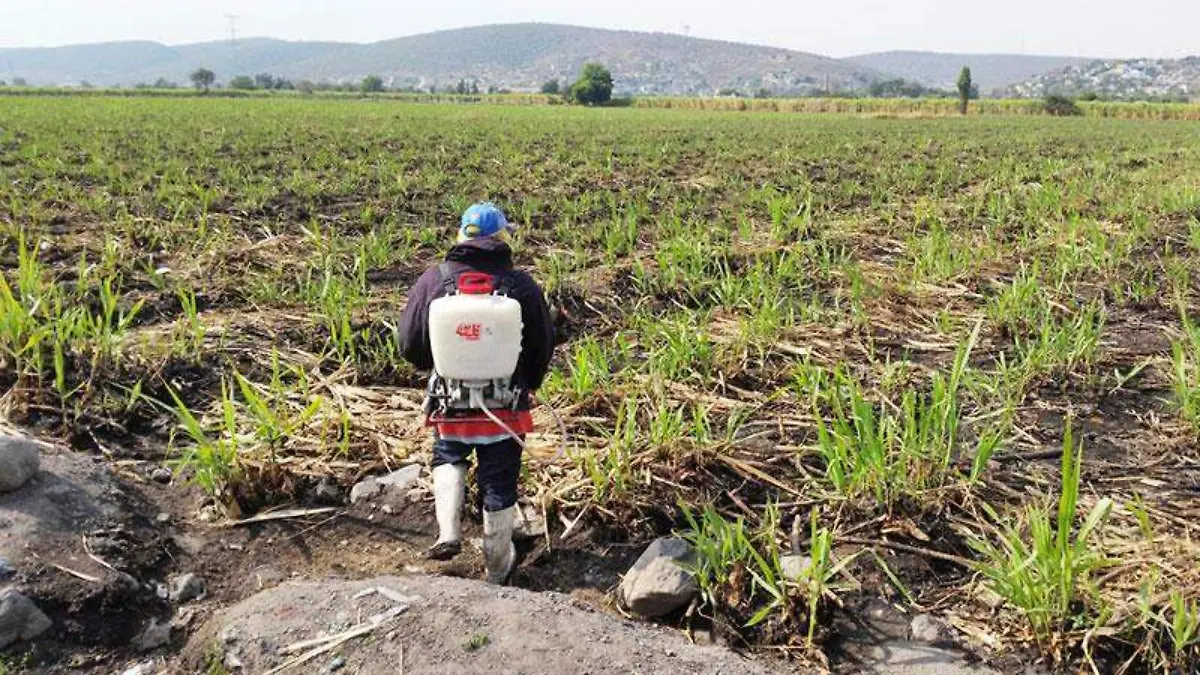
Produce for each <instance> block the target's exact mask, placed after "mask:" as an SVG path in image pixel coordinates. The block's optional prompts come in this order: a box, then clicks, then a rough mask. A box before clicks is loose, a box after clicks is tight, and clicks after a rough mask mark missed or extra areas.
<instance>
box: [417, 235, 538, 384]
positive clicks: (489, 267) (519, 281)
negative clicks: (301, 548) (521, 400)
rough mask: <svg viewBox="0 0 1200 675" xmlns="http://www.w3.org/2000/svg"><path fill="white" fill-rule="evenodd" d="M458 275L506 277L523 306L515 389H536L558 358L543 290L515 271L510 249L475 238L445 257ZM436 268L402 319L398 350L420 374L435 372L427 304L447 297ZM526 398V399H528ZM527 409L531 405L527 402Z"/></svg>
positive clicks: (427, 272)
mask: <svg viewBox="0 0 1200 675" xmlns="http://www.w3.org/2000/svg"><path fill="white" fill-rule="evenodd" d="M446 260H447V261H448V262H450V263H451V267H452V270H451V271H452V273H453V275H454V276H455V277H457V276H458V275H460V274H462V273H463V272H485V273H488V274H492V275H503V276H505V277H506V278H507V279H508V283H509V284H510V286H511V289H512V293H511V295H512V298H513V299H514V300H516V301H518V302H520V303H521V323H522V324H524V328H523V329H522V333H521V357H520V359H519V360H518V361H517V371H516V372H515V373H514V374H513V386H515V387H517V388H520V389H523V390H525V391H536V390H537V389H538V388H539V387H541V386H542V382H543V381H544V380H545V379H546V372H547V371H548V370H549V369H550V358H551V357H552V356H553V355H554V322H553V321H552V320H551V318H550V308H549V307H548V306H547V305H546V297H545V295H544V294H543V293H542V289H541V287H539V286H538V285H537V282H536V281H534V280H533V277H531V276H529V275H528V274H526V273H525V272H523V271H521V270H518V269H513V265H512V249H511V248H509V246H508V244H506V243H504V242H502V241H498V240H496V239H490V238H487V239H473V240H470V241H467V242H464V243H462V244H458V245H456V246H454V247H453V248H451V249H450V251H449V252H448V253H447V254H446ZM445 294H446V293H445V288H444V287H443V286H442V282H441V274H440V273H439V272H438V268H437V267H431V268H430V269H428V270H425V273H424V274H422V275H421V277H420V278H419V279H417V283H416V284H414V285H413V287H412V290H410V291H409V293H408V305H407V306H406V307H405V308H404V316H403V317H402V318H401V320H400V350H401V352H400V353H401V354H402V355H403V356H404V358H405V359H407V360H408V361H409V362H410V363H412V364H413V365H414V366H416V367H417V368H419V369H421V370H431V369H432V368H433V354H432V353H431V350H430V347H429V303H431V302H433V301H434V300H435V299H437V298H439V297H441V296H443V295H445ZM526 398H527V397H526ZM526 405H527V403H526Z"/></svg>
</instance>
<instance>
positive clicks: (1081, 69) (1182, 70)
mask: <svg viewBox="0 0 1200 675" xmlns="http://www.w3.org/2000/svg"><path fill="white" fill-rule="evenodd" d="M1004 93H1005V94H1007V95H1010V96H1021V97H1035V96H1045V95H1046V94H1064V95H1067V96H1079V95H1081V94H1089V93H1090V94H1096V95H1097V96H1100V97H1102V98H1114V99H1152V98H1162V99H1194V98H1197V97H1198V96H1200V56H1191V57H1188V58H1185V59H1128V60H1116V61H1101V60H1097V61H1089V62H1088V63H1084V64H1081V65H1076V66H1071V67H1068V68H1060V69H1058V70H1055V71H1051V72H1048V73H1043V74H1040V75H1038V76H1036V77H1032V78H1030V79H1029V80H1028V81H1026V82H1022V83H1020V84H1016V85H1013V86H1011V87H1008V88H1007V89H1006V90H1005V92H1004Z"/></svg>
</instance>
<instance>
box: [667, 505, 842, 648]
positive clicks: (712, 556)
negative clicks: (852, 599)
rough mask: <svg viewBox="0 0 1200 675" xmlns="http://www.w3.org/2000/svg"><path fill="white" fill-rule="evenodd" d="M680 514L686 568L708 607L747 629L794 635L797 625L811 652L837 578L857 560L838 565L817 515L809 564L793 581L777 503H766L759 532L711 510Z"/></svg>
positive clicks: (683, 507)
mask: <svg viewBox="0 0 1200 675" xmlns="http://www.w3.org/2000/svg"><path fill="white" fill-rule="evenodd" d="M680 510H681V511H682V513H683V518H684V521H685V522H686V523H687V529H686V530H685V531H683V532H682V535H681V536H682V537H683V538H684V539H685V540H686V541H687V542H688V543H689V544H691V545H692V550H693V554H694V557H693V561H692V563H691V564H690V565H689V568H690V570H691V572H692V573H693V574H694V575H695V578H696V581H697V583H698V584H699V586H700V594H701V598H702V599H703V600H704V602H705V604H706V605H707V606H708V607H709V608H711V609H712V610H714V611H716V612H718V613H721V614H724V615H726V616H730V617H736V619H737V620H738V621H740V623H741V626H742V627H743V629H747V630H748V629H754V628H756V627H757V628H768V630H771V629H773V630H776V631H778V630H782V631H790V630H792V628H791V626H792V625H796V626H802V627H803V630H804V631H805V643H804V644H805V647H806V648H807V649H809V650H812V649H813V648H814V646H815V638H816V629H817V627H818V626H819V625H820V623H821V617H820V612H821V609H822V607H823V606H825V601H827V600H829V599H832V598H835V597H836V591H837V590H840V589H839V587H838V586H837V585H836V584H835V583H834V580H835V579H836V577H837V576H838V575H839V574H841V573H842V570H844V569H845V568H846V566H847V565H848V564H850V563H851V562H852V561H853V559H854V558H855V557H856V556H848V557H846V558H843V559H842V560H840V561H837V562H835V561H834V560H833V534H832V532H830V531H829V530H828V529H827V528H824V527H821V526H820V525H819V521H818V518H817V513H816V511H815V510H814V511H813V512H812V518H811V525H810V528H811V530H810V537H809V544H808V551H807V553H808V565H807V566H806V567H804V568H803V569H802V571H801V572H800V574H799V575H798V576H793V577H790V578H789V577H788V576H787V574H785V570H784V565H783V564H782V558H783V556H784V553H783V551H782V550H781V549H780V546H779V541H778V536H779V533H780V514H779V507H778V506H777V505H776V504H774V503H768V504H767V505H766V507H765V508H764V512H763V517H762V520H761V522H760V524H759V525H758V527H757V528H754V529H751V528H750V527H749V526H748V525H747V523H746V521H745V519H744V518H742V517H741V516H738V517H736V518H733V519H730V518H727V517H726V516H724V515H722V514H721V512H720V511H718V510H717V509H716V508H715V507H713V505H711V504H708V505H706V506H705V507H704V508H703V509H701V510H699V512H698V513H697V512H696V511H694V510H693V509H692V508H691V507H690V506H688V505H687V504H680ZM793 543H794V544H795V543H798V542H793ZM792 554H793V555H800V551H793V552H792Z"/></svg>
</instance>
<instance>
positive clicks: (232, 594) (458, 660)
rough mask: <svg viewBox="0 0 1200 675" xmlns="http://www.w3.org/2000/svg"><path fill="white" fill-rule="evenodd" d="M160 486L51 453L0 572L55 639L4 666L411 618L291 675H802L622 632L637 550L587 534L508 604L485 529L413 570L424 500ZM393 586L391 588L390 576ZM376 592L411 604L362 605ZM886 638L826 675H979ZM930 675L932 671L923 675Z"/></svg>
mask: <svg viewBox="0 0 1200 675" xmlns="http://www.w3.org/2000/svg"><path fill="white" fill-rule="evenodd" d="M110 466H111V467H113V468H109V467H110ZM159 468H161V467H159V466H158V465H156V464H154V463H148V462H139V461H117V462H116V463H115V464H111V463H109V462H107V461H104V460H101V459H98V458H95V457H90V456H86V455H80V454H77V453H73V452H70V451H66V450H61V449H53V450H49V451H48V452H46V453H45V455H44V457H43V462H42V471H41V472H40V473H39V474H38V475H37V476H36V477H35V478H34V479H33V480H32V481H31V482H30V483H29V484H27V485H26V486H25V487H23V488H21V489H20V490H18V491H16V492H13V493H10V494H7V495H3V496H0V525H2V526H3V527H2V529H0V555H3V556H4V557H6V558H7V559H8V560H9V561H10V562H11V563H13V565H14V567H15V568H16V570H17V573H16V575H15V576H14V577H13V578H12V579H9V580H8V581H7V582H5V583H6V584H9V585H12V586H15V587H16V588H18V589H20V590H21V591H22V592H24V593H25V594H27V595H28V596H29V597H31V598H33V599H34V600H35V602H36V603H37V604H38V605H39V606H40V607H41V608H42V609H43V610H44V611H45V612H46V613H47V614H48V615H49V616H50V618H51V619H52V620H53V621H54V627H53V628H52V629H51V631H50V632H49V633H47V634H46V635H44V636H43V637H42V638H41V639H39V640H38V641H36V642H35V643H34V644H33V645H18V646H17V648H16V649H15V650H13V651H10V655H9V660H10V662H12V663H15V664H19V665H20V667H21V669H20V670H18V671H17V672H30V673H62V672H73V673H74V672H77V673H114V672H116V673H122V672H125V670H126V669H128V668H131V667H134V666H136V665H137V664H141V663H149V662H152V663H153V664H154V669H152V670H148V671H145V673H150V672H154V673H159V672H172V673H173V672H179V673H194V672H209V671H208V670H207V667H208V665H209V661H211V659H212V658H214V655H216V658H217V661H216V662H218V663H220V662H222V661H224V659H225V655H226V653H227V652H228V653H232V654H234V657H235V658H236V659H237V660H236V661H234V662H232V663H234V665H236V663H237V662H239V661H240V662H241V663H243V667H242V668H241V670H240V672H246V673H261V672H267V671H268V670H269V669H270V668H272V667H275V666H278V665H281V664H282V663H283V662H284V661H285V660H286V658H284V657H283V655H281V654H280V653H279V652H278V650H279V649H281V648H283V647H286V646H288V645H292V644H295V643H298V642H303V641H305V640H308V639H312V638H315V637H319V636H322V635H331V634H336V633H338V632H340V631H341V630H345V629H347V628H352V627H354V626H358V625H362V624H363V622H364V621H367V620H369V617H371V616H373V615H378V614H380V613H381V612H386V611H387V610H389V609H391V608H394V607H396V606H397V604H404V605H406V606H407V609H406V610H405V611H404V613H403V614H402V615H399V616H394V617H391V618H390V620H389V623H388V624H387V625H381V626H380V627H379V628H377V629H373V630H372V631H370V633H369V634H364V635H362V636H360V637H357V638H355V639H353V640H351V641H348V642H347V643H345V644H344V645H342V646H340V647H339V648H338V649H336V650H332V651H330V652H328V653H324V654H321V658H320V659H317V658H314V659H313V660H312V661H311V662H309V663H307V664H305V665H297V666H296V667H294V669H293V670H292V671H291V672H316V671H321V670H323V669H325V668H327V667H328V666H329V665H331V664H332V663H333V661H334V660H335V659H336V658H337V657H339V656H341V657H342V658H344V659H345V664H346V666H347V670H346V672H359V673H383V672H388V673H391V672H398V671H397V670H396V664H399V663H400V662H401V659H403V663H404V664H405V670H404V672H410V673H413V672H483V671H489V672H514V673H516V672H592V673H607V672H640V673H658V672H723V673H764V672H794V671H795V669H796V668H797V667H798V666H797V664H795V663H789V662H787V661H784V660H782V659H780V658H778V655H777V654H773V653H771V652H769V651H768V652H758V653H756V654H752V655H751V658H750V659H747V658H746V657H745V656H742V655H738V654H736V653H735V652H733V651H731V650H729V649H728V648H726V647H725V646H724V645H723V644H721V643H720V639H719V637H718V638H713V637H712V635H713V633H710V632H709V631H708V630H707V629H706V628H705V627H704V626H703V625H700V626H699V628H698V629H696V630H690V629H692V628H697V626H696V625H695V622H694V621H690V620H688V619H687V618H685V617H673V618H670V619H669V622H668V623H673V624H674V625H678V626H680V627H683V628H687V629H689V630H683V631H680V630H670V629H669V628H666V627H661V626H656V625H653V624H647V623H642V622H634V621H631V620H629V619H627V618H625V617H623V616H622V615H621V613H620V611H619V610H618V609H617V608H616V607H615V605H614V603H613V601H612V599H611V598H612V590H613V589H614V588H615V587H616V586H617V584H619V582H620V575H621V574H622V573H623V572H624V571H625V570H626V569H627V568H628V566H629V565H630V564H631V563H632V561H633V560H634V559H635V558H636V557H637V555H638V554H639V553H640V552H641V549H642V548H643V544H644V542H642V543H637V542H630V543H626V544H611V543H610V544H607V545H604V546H599V545H594V544H592V543H591V541H592V538H593V537H595V536H596V533H593V532H590V531H587V530H586V529H585V530H583V531H581V532H578V533H575V534H573V535H572V536H571V537H569V538H568V539H567V540H565V541H564V540H562V539H561V537H560V536H555V537H553V538H550V539H546V538H539V539H535V540H530V541H525V542H522V543H521V544H520V551H521V553H522V559H521V565H520V567H519V569H518V570H517V572H516V573H515V574H514V577H513V579H512V583H513V586H512V587H508V588H496V587H492V586H487V585H485V584H482V583H481V582H478V581H475V580H476V579H478V578H480V577H481V576H482V556H481V554H480V552H479V550H478V546H477V545H472V543H471V542H472V540H473V538H475V537H477V536H478V533H479V523H478V521H477V519H476V518H474V517H473V516H472V515H470V514H468V516H467V518H466V536H467V538H468V546H466V547H465V550H464V554H463V555H462V556H460V557H459V559H458V560H456V561H454V562H451V563H431V562H428V561H426V560H424V558H423V557H422V555H421V553H422V551H423V549H424V548H425V547H426V546H428V545H429V544H430V543H432V540H433V534H434V532H435V530H436V526H435V523H434V521H433V518H432V508H431V504H430V503H428V494H427V486H426V485H424V481H422V483H421V484H420V485H419V486H418V487H417V488H416V489H415V490H413V491H412V492H411V493H410V494H409V495H408V496H407V499H408V503H407V504H405V505H402V506H400V507H399V508H398V509H387V510H390V511H391V513H387V512H385V510H384V509H381V508H379V505H378V503H376V504H374V505H371V504H367V503H360V504H357V505H354V506H348V507H341V508H336V509H333V510H327V511H323V512H319V513H314V514H312V515H306V516H301V517H297V518H289V519H283V520H277V521H271V522H262V523H253V524H242V525H237V524H233V523H231V522H230V521H227V520H216V521H208V519H207V518H205V517H204V516H203V515H202V514H203V513H204V508H203V507H204V505H205V503H206V500H205V498H204V496H203V495H202V494H201V493H200V492H199V491H198V490H196V489H194V488H191V487H187V486H184V485H180V484H174V485H171V484H161V483H159V482H157V481H155V480H154V479H153V478H152V476H153V474H154V471H155V469H159ZM160 478H162V477H161V476H160ZM185 572H187V573H193V574H197V575H199V576H200V577H202V578H203V579H204V582H205V587H206V588H205V594H204V595H203V596H202V597H201V598H199V599H198V600H196V601H193V602H188V603H182V604H172V603H171V602H170V601H168V599H167V598H166V597H165V596H166V591H167V587H168V585H169V583H170V579H171V577H172V576H173V575H176V574H180V573H185ZM397 573H398V574H402V575H403V576H388V575H392V574H397ZM380 575H384V576H383V577H382V578H381V577H380ZM456 577H458V578H456ZM380 586H382V587H386V588H388V589H390V590H391V591H394V593H395V594H399V595H401V596H404V597H406V598H409V599H410V600H409V601H406V602H405V603H396V602H395V601H394V599H391V598H389V597H387V596H385V595H381V594H379V593H374V594H371V595H370V596H367V597H360V598H357V599H356V598H355V597H354V596H355V595H356V594H358V593H359V592H360V591H362V590H364V589H369V588H375V587H380ZM539 591H545V592H539ZM883 611H884V612H885V613H886V608H883ZM893 618H895V617H893ZM154 624H160V625H169V626H170V630H169V633H166V637H164V639H163V641H162V643H161V644H156V645H154V646H152V647H149V648H146V646H144V645H141V644H140V643H141V642H143V641H144V637H145V635H146V630H147V628H148V627H150V626H151V625H154ZM886 626H887V624H886V622H876V623H875V624H874V626H873V627H869V628H867V629H866V630H865V631H863V632H862V633H861V634H860V635H858V636H857V637H855V636H854V632H853V631H852V630H847V631H846V634H847V635H849V636H851V637H850V638H849V639H848V641H847V645H846V646H845V648H844V649H842V650H840V651H841V653H842V662H841V665H840V666H839V667H838V668H837V669H838V670H839V671H841V672H847V673H850V672H879V673H905V672H943V673H958V672H962V673H969V672H983V671H975V670H971V669H969V668H966V667H965V666H964V665H961V658H960V657H959V656H957V655H954V654H949V653H947V652H942V651H940V650H933V649H927V648H925V647H922V646H919V645H908V644H906V643H903V642H902V641H898V640H900V639H902V638H904V637H905V635H904V632H905V631H904V624H903V622H900V623H895V624H894V626H893V628H895V630H892V631H889V630H887V629H886ZM880 627H884V629H882V630H881V629H880ZM689 636H690V637H691V639H690V640H689ZM480 642H486V644H475V643H480ZM464 645H465V646H464ZM922 650H927V651H922ZM294 655H295V654H293V656H294ZM495 664H502V666H500V667H499V669H497V666H496V665H495ZM935 667H936V668H941V670H937V671H932V670H928V668H935ZM905 668H909V670H905ZM914 668H915V670H913V669H914ZM231 670H232V672H237V669H236V668H233V669H231ZM214 672H221V671H214Z"/></svg>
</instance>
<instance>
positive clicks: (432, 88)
mask: <svg viewBox="0 0 1200 675" xmlns="http://www.w3.org/2000/svg"><path fill="white" fill-rule="evenodd" d="M429 93H430V94H436V93H437V85H436V84H431V85H429Z"/></svg>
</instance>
